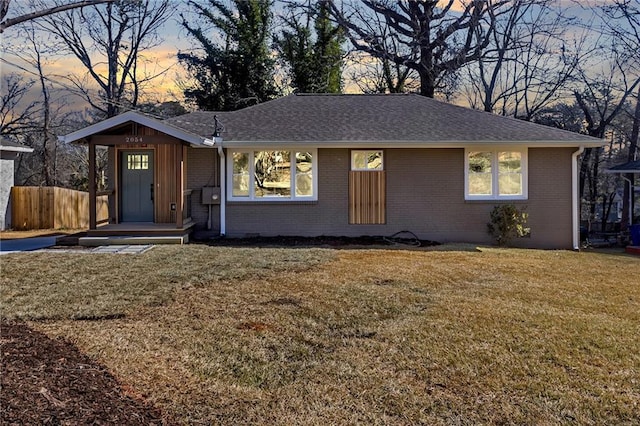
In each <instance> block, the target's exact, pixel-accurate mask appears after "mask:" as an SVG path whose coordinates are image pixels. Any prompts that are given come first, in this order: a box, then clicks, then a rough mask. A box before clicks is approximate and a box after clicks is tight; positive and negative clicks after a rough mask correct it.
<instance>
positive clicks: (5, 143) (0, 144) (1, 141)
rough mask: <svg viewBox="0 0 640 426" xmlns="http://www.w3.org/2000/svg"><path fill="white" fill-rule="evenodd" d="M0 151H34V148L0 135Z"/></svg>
mask: <svg viewBox="0 0 640 426" xmlns="http://www.w3.org/2000/svg"><path fill="white" fill-rule="evenodd" d="M0 151H11V152H33V148H31V147H29V146H26V145H22V144H19V143H15V142H11V141H10V140H8V139H5V138H3V137H0Z"/></svg>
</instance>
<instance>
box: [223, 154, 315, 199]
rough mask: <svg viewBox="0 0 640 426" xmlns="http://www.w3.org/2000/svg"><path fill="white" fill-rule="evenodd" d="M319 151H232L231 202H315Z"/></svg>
mask: <svg viewBox="0 0 640 426" xmlns="http://www.w3.org/2000/svg"><path fill="white" fill-rule="evenodd" d="M317 157H318V156H317V150H316V149H286V150H230V151H229V153H228V155H227V161H228V164H227V166H228V172H227V173H228V176H227V178H228V189H227V190H228V194H229V200H231V201H314V200H317V199H318V194H317V192H318V189H317V188H318V186H317V180H318V179H317V176H318V172H317Z"/></svg>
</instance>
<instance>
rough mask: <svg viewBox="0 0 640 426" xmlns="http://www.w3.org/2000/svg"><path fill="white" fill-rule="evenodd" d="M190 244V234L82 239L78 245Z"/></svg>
mask: <svg viewBox="0 0 640 426" xmlns="http://www.w3.org/2000/svg"><path fill="white" fill-rule="evenodd" d="M188 242H189V234H184V235H157V236H146V237H132V236H113V237H81V238H79V239H78V244H79V245H81V246H85V247H97V246H112V245H145V244H186V243H188Z"/></svg>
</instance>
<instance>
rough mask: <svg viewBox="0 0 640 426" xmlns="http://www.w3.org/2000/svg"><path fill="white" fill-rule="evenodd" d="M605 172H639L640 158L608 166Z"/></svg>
mask: <svg viewBox="0 0 640 426" xmlns="http://www.w3.org/2000/svg"><path fill="white" fill-rule="evenodd" d="M605 172H606V173H640V160H637V161H629V162H628V163H624V164H620V165H617V166H614V167H610V168H609V169H607V170H605Z"/></svg>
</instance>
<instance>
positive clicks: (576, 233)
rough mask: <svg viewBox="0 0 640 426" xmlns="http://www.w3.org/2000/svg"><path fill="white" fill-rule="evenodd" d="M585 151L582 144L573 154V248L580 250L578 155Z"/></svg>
mask: <svg viewBox="0 0 640 426" xmlns="http://www.w3.org/2000/svg"><path fill="white" fill-rule="evenodd" d="M583 152H584V146H583V145H581V146H580V148H578V150H577V151H576V152H574V153H573V154H572V155H571V208H572V211H573V214H572V225H573V249H574V250H576V251H580V198H579V195H578V180H579V176H578V156H580V154H582V153H583Z"/></svg>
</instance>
